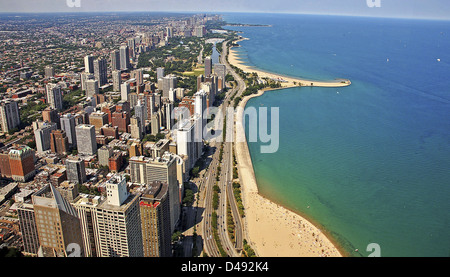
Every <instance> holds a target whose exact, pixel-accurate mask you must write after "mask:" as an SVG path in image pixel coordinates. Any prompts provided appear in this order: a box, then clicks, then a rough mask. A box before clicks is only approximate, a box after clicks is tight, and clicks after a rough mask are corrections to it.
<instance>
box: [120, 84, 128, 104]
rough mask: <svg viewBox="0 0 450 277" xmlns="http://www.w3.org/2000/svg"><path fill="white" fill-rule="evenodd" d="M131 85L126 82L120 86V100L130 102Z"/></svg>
mask: <svg viewBox="0 0 450 277" xmlns="http://www.w3.org/2000/svg"><path fill="white" fill-rule="evenodd" d="M129 94H130V83H128V82H125V83H123V84H121V85H120V99H121V100H123V101H129V99H128V98H129Z"/></svg>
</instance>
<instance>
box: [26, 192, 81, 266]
mask: <svg viewBox="0 0 450 277" xmlns="http://www.w3.org/2000/svg"><path fill="white" fill-rule="evenodd" d="M32 201H33V208H34V213H35V219H36V220H35V222H36V227H37V231H38V236H39V244H40V249H39V251H38V255H39V256H44V257H49V256H50V257H65V256H68V255H71V254H75V255H76V256H81V257H83V256H84V251H83V241H82V236H81V228H80V221H79V218H78V215H77V212H76V210H75V208H74V207H73V206H72V205H71V204H70V203H69V202H68V201H67V200H66V199H65V198H64V197H63V196H62V195H61V194H60V192H59V191H58V190H57V189H56V188H55V187H54V186H53V185H47V186H45V187H44V188H42V189H41V190H39V191H37V192H36V193H35V194H33V196H32ZM74 249H75V252H76V253H74V252H72V251H73V250H74Z"/></svg>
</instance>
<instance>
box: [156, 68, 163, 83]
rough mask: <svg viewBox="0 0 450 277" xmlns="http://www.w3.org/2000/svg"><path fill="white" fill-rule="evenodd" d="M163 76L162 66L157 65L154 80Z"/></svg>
mask: <svg viewBox="0 0 450 277" xmlns="http://www.w3.org/2000/svg"><path fill="white" fill-rule="evenodd" d="M162 78H164V67H158V68H157V69H156V80H159V79H162Z"/></svg>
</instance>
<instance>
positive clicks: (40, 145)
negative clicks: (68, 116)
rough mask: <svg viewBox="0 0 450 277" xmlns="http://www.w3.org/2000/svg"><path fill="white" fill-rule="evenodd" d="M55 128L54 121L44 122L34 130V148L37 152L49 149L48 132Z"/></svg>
mask: <svg viewBox="0 0 450 277" xmlns="http://www.w3.org/2000/svg"><path fill="white" fill-rule="evenodd" d="M56 129H57V126H56V123H53V122H45V123H43V125H42V126H41V127H40V128H38V129H36V130H35V131H34V138H35V141H36V148H37V151H38V152H39V153H43V152H45V151H47V150H50V133H51V132H52V131H53V130H56Z"/></svg>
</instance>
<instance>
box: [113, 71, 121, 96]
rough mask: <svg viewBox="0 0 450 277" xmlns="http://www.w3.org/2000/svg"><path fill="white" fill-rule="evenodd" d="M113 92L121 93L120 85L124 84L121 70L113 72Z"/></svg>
mask: <svg viewBox="0 0 450 277" xmlns="http://www.w3.org/2000/svg"><path fill="white" fill-rule="evenodd" d="M112 80H113V90H114V91H120V85H121V84H122V76H121V71H120V70H114V71H113V72H112Z"/></svg>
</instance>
